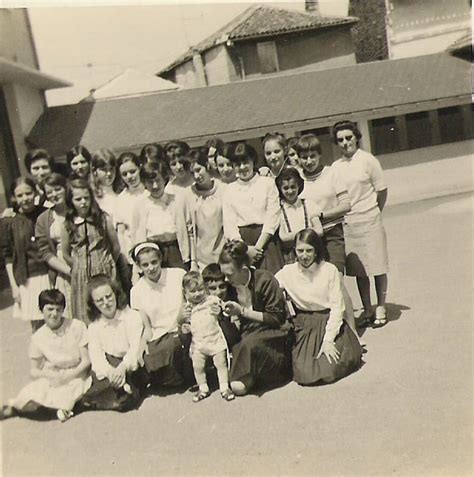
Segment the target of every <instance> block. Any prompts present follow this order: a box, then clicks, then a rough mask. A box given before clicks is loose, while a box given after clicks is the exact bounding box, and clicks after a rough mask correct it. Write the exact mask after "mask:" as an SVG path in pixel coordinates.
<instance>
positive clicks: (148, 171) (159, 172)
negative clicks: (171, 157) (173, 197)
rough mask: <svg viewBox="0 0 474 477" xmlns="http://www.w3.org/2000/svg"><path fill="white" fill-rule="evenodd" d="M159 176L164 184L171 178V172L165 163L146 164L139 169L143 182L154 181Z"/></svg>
mask: <svg viewBox="0 0 474 477" xmlns="http://www.w3.org/2000/svg"><path fill="white" fill-rule="evenodd" d="M158 176H160V177H161V178H162V179H163V180H164V181H165V183H168V182H169V180H170V178H171V170H170V167H169V165H168V163H167V162H166V161H156V162H147V163H146V164H144V165H143V166H142V168H141V169H140V179H141V180H142V181H143V182H145V181H151V180H155V179H156V178H157V177H158Z"/></svg>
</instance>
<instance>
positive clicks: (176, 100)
mask: <svg viewBox="0 0 474 477" xmlns="http://www.w3.org/2000/svg"><path fill="white" fill-rule="evenodd" d="M470 67H471V65H470V63H469V62H467V61H465V60H462V59H459V58H456V57H454V56H451V55H448V54H446V53H438V54H434V55H426V56H421V57H413V58H403V59H399V60H385V61H378V62H373V63H361V64H358V65H353V66H347V67H343V68H334V69H330V70H324V71H313V72H307V73H299V74H293V75H287V76H274V77H271V78H264V79H259V80H252V81H240V82H236V83H230V84H226V85H219V86H208V87H204V88H195V89H188V90H181V91H176V92H169V93H160V94H153V95H146V96H142V97H135V98H127V99H116V100H113V101H100V102H97V103H89V104H87V103H85V104H77V105H68V106H59V107H54V108H51V109H48V110H47V111H46V112H45V113H44V114H43V115H42V116H41V117H40V119H39V120H38V121H37V123H36V125H35V126H34V128H33V130H32V132H31V134H30V136H29V138H28V140H29V142H30V143H31V144H32V145H35V146H38V147H44V148H46V149H48V150H49V151H50V152H51V153H53V154H54V155H62V154H64V152H65V151H67V150H68V149H70V148H71V147H73V146H75V145H77V144H79V143H81V144H84V145H85V146H87V147H88V148H90V149H97V148H99V147H109V148H112V149H117V150H123V149H127V148H137V147H141V146H142V145H144V144H147V143H150V142H155V141H169V140H171V139H187V140H190V139H194V140H196V142H204V141H205V140H206V139H207V138H208V137H210V136H212V135H221V136H223V137H224V139H225V138H230V139H232V137H234V138H235V135H236V134H237V133H239V132H243V133H246V134H249V136H248V137H251V134H254V132H255V136H256V137H257V136H259V135H263V134H261V133H262V130H263V131H272V130H278V129H280V128H282V127H284V126H287V127H292V128H294V129H296V130H298V129H301V130H304V129H308V128H309V127H314V126H311V124H314V123H315V122H316V121H318V122H324V121H327V122H328V123H327V124H330V123H332V122H333V121H334V119H335V118H336V119H339V118H340V117H341V116H347V115H349V114H352V115H353V116H352V117H353V118H354V119H357V118H371V117H374V115H376V114H379V116H380V110H381V109H384V108H388V109H387V111H384V115H386V116H391V115H393V114H403V108H405V110H407V109H408V108H409V107H412V105H415V104H417V103H418V104H419V105H420V106H419V107H420V108H425V109H426V110H428V109H433V108H436V107H439V106H438V104H440V103H439V101H442V100H449V101H450V100H456V101H457V98H460V97H461V99H462V100H464V98H466V100H467V101H469V100H470V95H471V83H470ZM444 104H446V103H444ZM393 107H397V111H396V112H393V111H392V110H391V109H390V108H393Z"/></svg>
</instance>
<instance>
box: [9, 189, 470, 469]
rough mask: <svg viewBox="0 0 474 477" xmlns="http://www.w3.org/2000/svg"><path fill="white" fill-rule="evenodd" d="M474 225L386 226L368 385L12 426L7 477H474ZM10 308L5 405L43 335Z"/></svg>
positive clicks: (404, 213)
mask: <svg viewBox="0 0 474 477" xmlns="http://www.w3.org/2000/svg"><path fill="white" fill-rule="evenodd" d="M414 186H416V184H414ZM473 212H474V207H473V195H472V194H461V195H456V196H450V197H444V198H441V199H432V200H426V201H422V202H417V203H412V204H405V205H400V206H394V207H391V208H388V209H387V210H386V212H384V221H385V226H386V229H387V234H388V238H389V253H390V267H391V268H390V274H389V280H390V283H389V295H388V296H389V300H388V301H389V303H390V304H389V306H388V310H389V318H390V322H389V323H388V325H387V326H385V327H384V328H381V329H377V330H372V329H369V330H367V332H366V333H365V334H364V336H363V339H364V341H365V342H366V344H367V349H368V353H367V354H365V355H364V360H365V365H364V366H363V367H362V369H360V370H359V371H358V372H357V373H355V374H353V375H351V376H349V377H348V378H346V379H344V380H342V381H340V382H338V383H336V384H333V385H329V386H324V387H312V388H311V387H310V388H305V387H300V386H298V385H296V384H295V383H290V384H288V385H286V386H284V387H282V388H279V389H276V390H272V391H270V392H267V393H265V394H263V395H260V396H257V395H251V396H247V397H244V398H240V399H236V400H235V401H234V402H230V403H228V402H225V401H223V400H222V399H221V398H220V396H219V393H218V392H216V393H214V394H213V395H212V396H211V398H210V399H207V400H205V401H203V402H201V403H199V404H195V403H193V402H192V401H191V397H192V395H191V394H190V393H182V394H174V395H163V396H153V397H150V398H149V399H147V400H146V401H145V402H144V403H143V404H142V406H141V408H140V409H139V410H138V411H133V412H130V413H128V414H125V415H121V414H116V413H113V412H101V413H99V412H96V413H84V414H81V415H79V416H77V417H75V418H74V419H72V420H70V421H68V422H67V423H65V424H61V423H59V422H56V421H52V422H31V421H27V420H21V419H11V420H9V421H5V422H3V423H2V424H1V428H2V433H1V437H2V453H3V455H2V462H3V469H2V470H3V475H5V476H13V475H48V476H52V475H57V476H67V475H84V476H90V475H133V476H137V475H164V476H167V475H189V474H192V475H194V476H198V475H206V476H207V475H219V476H220V475H272V476H273V475H314V476H329V475H342V476H351V475H360V476H369V475H374V476H375V475H377V476H378V475H381V476H382V475H383V476H385V475H391V476H393V475H397V476H428V475H429V476H432V475H440V476H441V475H443V476H446V475H449V476H468V475H472V474H473V461H472V448H473V447H472V444H473V442H472V433H473V419H472V417H473V416H472V409H473V408H472V380H473V376H472V371H473V369H472V347H473V333H472V326H473V325H472V323H473V292H474V287H473V272H472V269H473V268H472V267H473ZM348 282H349V289H350V291H351V293H352V296H353V297H356V296H357V294H356V292H355V287H354V284H353V283H352V282H351V280H348ZM1 303H3V305H2V306H0V308H2V309H1V310H0V323H1V339H2V346H1V380H2V381H1V382H2V388H1V390H2V399H3V400H5V399H7V398H8V397H11V396H13V395H15V393H16V392H18V390H19V389H20V388H21V387H22V386H23V385H24V384H25V383H26V382H27V381H28V360H27V345H28V340H29V337H30V329H29V325H28V324H25V323H21V322H18V321H14V320H13V319H12V318H11V316H10V315H11V308H10V307H8V303H7V293H3V301H2V302H1ZM355 304H356V307H358V306H360V304H359V302H358V300H355Z"/></svg>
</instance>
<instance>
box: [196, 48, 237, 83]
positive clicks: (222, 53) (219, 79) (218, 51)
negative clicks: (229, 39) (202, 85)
mask: <svg viewBox="0 0 474 477" xmlns="http://www.w3.org/2000/svg"><path fill="white" fill-rule="evenodd" d="M202 56H203V60H204V67H205V70H206V77H207V84H208V86H211V85H214V84H225V83H229V82H230V81H231V80H230V71H229V62H230V61H229V58H228V54H227V49H226V46H225V45H219V46H217V47H216V48H211V49H210V50H208V51H206V52H205V53H204V54H203V55H202Z"/></svg>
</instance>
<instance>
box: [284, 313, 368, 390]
mask: <svg viewBox="0 0 474 477" xmlns="http://www.w3.org/2000/svg"><path fill="white" fill-rule="evenodd" d="M328 318H329V311H320V312H317V311H313V312H305V311H300V310H298V311H297V313H296V317H295V318H294V326H295V343H294V346H293V379H294V380H295V381H296V382H297V383H298V384H303V385H310V384H328V383H333V382H335V381H337V380H339V379H341V378H343V377H345V376H347V375H349V374H350V373H352V372H353V371H355V370H357V369H358V368H359V367H360V365H361V360H362V348H361V346H360V344H359V340H358V339H357V337H356V335H355V334H354V332H353V331H352V330H351V329H350V328H349V326H348V324H347V323H346V322H345V321H343V322H342V325H341V330H340V331H339V334H338V335H337V336H336V340H335V344H336V348H337V350H338V351H339V353H340V358H339V361H338V362H337V363H334V362H333V363H330V362H329V361H328V359H327V358H326V356H325V355H324V354H323V355H321V356H320V357H319V359H316V356H317V355H318V353H319V350H320V349H321V345H322V343H323V338H324V334H325V332H326V324H327V321H328Z"/></svg>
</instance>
